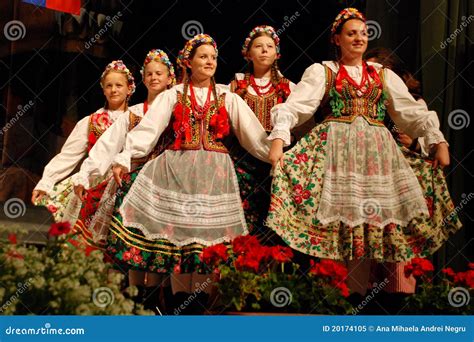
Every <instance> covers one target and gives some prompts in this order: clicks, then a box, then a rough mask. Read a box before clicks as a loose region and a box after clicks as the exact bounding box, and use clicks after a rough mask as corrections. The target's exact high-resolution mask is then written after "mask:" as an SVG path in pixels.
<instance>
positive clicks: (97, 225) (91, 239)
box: [74, 177, 117, 249]
mask: <svg viewBox="0 0 474 342" xmlns="http://www.w3.org/2000/svg"><path fill="white" fill-rule="evenodd" d="M116 189H117V186H116V182H115V180H114V179H113V178H112V177H109V178H107V179H105V180H104V181H102V182H101V183H99V184H97V185H96V186H94V187H91V188H90V189H88V190H86V198H85V201H84V203H83V204H82V207H81V210H80V212H79V217H78V219H77V222H76V224H75V225H74V231H75V232H76V233H77V235H76V238H77V239H78V240H82V242H83V243H85V244H87V245H89V246H94V247H97V248H100V249H102V248H103V246H104V244H105V240H106V238H107V234H108V228H109V225H110V220H111V217H112V213H113V209H114V204H115V196H116Z"/></svg>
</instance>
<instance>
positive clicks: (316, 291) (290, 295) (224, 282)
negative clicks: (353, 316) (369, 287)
mask: <svg viewBox="0 0 474 342" xmlns="http://www.w3.org/2000/svg"><path fill="white" fill-rule="evenodd" d="M293 258H294V256H293V251H292V250H291V249H290V248H288V247H285V246H264V245H262V244H260V242H259V241H258V239H257V237H255V236H251V235H247V236H241V237H238V238H236V239H234V240H233V241H232V243H231V244H219V245H215V246H212V247H207V248H205V249H204V250H203V253H202V255H201V260H202V262H203V263H204V264H205V265H206V267H207V271H208V272H213V273H214V274H215V275H216V279H217V281H216V286H217V289H218V291H219V294H220V306H218V308H219V310H214V311H217V312H216V313H221V312H233V313H240V312H247V313H250V312H251V313H286V314H288V313H297V314H345V313H348V312H350V310H351V306H350V304H349V302H348V301H347V300H346V297H347V296H348V295H349V290H348V288H347V285H346V282H345V280H346V278H347V269H346V268H345V267H344V266H343V265H341V264H339V263H337V262H335V261H332V260H322V261H321V262H315V261H314V260H312V261H311V267H310V269H309V270H308V271H307V272H303V270H301V269H300V267H299V265H298V264H296V263H295V262H294V261H293Z"/></svg>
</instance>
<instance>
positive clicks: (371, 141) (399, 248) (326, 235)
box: [267, 8, 460, 292]
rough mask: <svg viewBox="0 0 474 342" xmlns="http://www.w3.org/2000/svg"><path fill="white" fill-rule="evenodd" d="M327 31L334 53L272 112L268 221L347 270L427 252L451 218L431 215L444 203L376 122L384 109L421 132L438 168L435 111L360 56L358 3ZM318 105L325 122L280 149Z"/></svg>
mask: <svg viewBox="0 0 474 342" xmlns="http://www.w3.org/2000/svg"><path fill="white" fill-rule="evenodd" d="M331 33H332V41H333V43H334V44H335V45H336V47H337V50H338V53H339V58H338V60H337V61H333V62H327V63H323V64H324V65H321V64H314V65H312V66H311V67H309V68H308V69H307V70H306V71H305V73H304V75H303V78H302V80H301V82H300V83H299V84H298V85H297V86H296V88H295V90H294V91H293V92H292V94H291V95H290V97H289V98H288V100H287V102H286V103H284V104H280V105H277V106H276V107H275V108H274V109H273V110H272V120H273V122H274V128H273V131H272V133H271V135H270V137H269V139H270V140H273V141H272V148H271V151H270V159H271V161H272V163H273V165H274V167H275V171H274V180H273V183H272V201H271V206H270V211H269V216H268V219H267V224H268V225H269V227H270V228H272V229H273V230H275V232H277V233H278V234H279V235H280V236H281V237H282V238H283V239H284V240H285V241H286V242H287V243H288V244H289V245H290V246H291V247H293V248H294V249H297V250H300V251H302V252H303V253H306V254H309V255H312V256H317V257H321V258H329V259H339V260H343V259H346V260H349V267H351V268H352V267H362V266H361V265H360V261H361V260H362V258H369V259H375V260H378V261H389V262H398V261H405V260H410V259H411V258H414V257H425V256H428V255H430V254H432V253H433V252H434V251H436V250H437V249H438V248H439V247H440V246H441V245H442V244H443V242H445V241H446V239H447V238H448V236H449V234H450V233H452V232H454V231H456V230H457V229H459V227H460V224H459V220H458V218H457V217H452V219H450V220H449V222H444V220H440V219H439V218H442V217H447V216H448V214H449V213H450V211H451V210H452V208H453V207H454V206H453V204H452V202H451V201H449V200H446V201H440V202H436V203H427V201H426V200H425V197H424V196H423V191H426V190H427V189H422V187H423V186H424V185H425V184H424V183H420V182H418V180H417V178H416V176H415V174H414V172H413V170H412V168H411V167H410V165H409V163H408V162H407V160H406V159H405V158H404V156H403V154H402V152H401V151H400V149H399V148H398V146H397V144H396V142H395V140H394V139H393V137H392V135H391V134H390V132H389V131H388V129H387V128H386V127H385V126H384V124H383V120H384V116H385V115H386V109H388V114H389V115H390V116H391V118H392V120H393V121H394V122H395V124H396V125H397V126H398V127H400V129H402V130H403V131H404V132H406V133H407V134H409V135H410V136H411V137H413V138H416V137H420V136H423V137H424V138H425V139H426V142H427V144H428V145H429V146H430V148H431V149H432V150H433V155H434V162H433V166H434V167H437V166H438V165H440V166H445V165H448V164H449V152H448V145H447V143H446V141H445V139H444V137H443V134H442V133H441V132H440V131H439V129H438V127H437V123H436V122H435V120H434V119H433V118H434V115H435V114H434V113H433V112H428V111H427V110H426V108H425V107H424V106H423V105H422V104H420V103H418V102H416V100H415V99H414V98H413V97H412V96H411V95H410V93H409V92H408V89H407V87H406V86H405V84H404V83H403V81H402V80H401V79H400V78H399V77H398V76H397V75H396V74H395V73H393V72H392V71H391V70H389V69H384V68H382V67H381V66H380V65H377V64H372V63H367V62H366V61H364V60H363V58H362V56H363V54H364V52H365V50H366V47H367V30H366V25H365V18H364V16H363V15H362V14H361V13H360V12H359V11H357V10H356V9H353V8H348V9H345V10H343V11H342V12H341V13H339V15H338V16H337V17H336V20H335V21H334V23H333V26H332V30H331ZM386 103H387V108H386ZM319 106H321V107H322V113H323V115H324V120H323V122H322V123H321V124H319V125H317V126H316V127H315V128H313V130H312V131H311V132H310V133H309V134H307V135H306V136H305V137H303V138H302V139H301V140H300V141H299V142H298V143H297V144H296V145H295V147H293V148H292V149H291V150H290V151H288V152H286V153H285V154H284V155H283V151H282V147H283V145H284V144H289V129H290V128H291V127H293V126H294V125H295V124H296V123H297V122H298V121H305V120H307V119H309V118H310V117H311V116H312V115H313V113H314V112H315V111H316V109H317V108H318V107H319ZM434 212H436V213H437V214H435V215H434V214H433V213H434ZM450 217H451V216H450ZM358 273H360V274H361V273H364V274H366V275H367V276H366V279H365V280H362V281H359V283H360V286H356V284H357V281H354V282H352V283H351V282H349V285H350V286H352V289H354V290H357V291H359V290H361V292H364V291H365V290H366V287H367V286H366V284H367V279H368V270H367V272H358ZM360 288H361V289H360Z"/></svg>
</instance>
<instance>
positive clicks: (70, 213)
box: [36, 177, 81, 226]
mask: <svg viewBox="0 0 474 342" xmlns="http://www.w3.org/2000/svg"><path fill="white" fill-rule="evenodd" d="M36 205H38V206H44V207H46V208H47V209H48V211H49V212H50V213H51V214H52V215H53V218H54V221H55V222H69V223H70V224H71V226H74V224H75V223H76V220H77V218H78V216H79V211H80V210H81V201H80V200H79V198H78V197H77V196H76V194H75V193H74V184H73V183H72V180H71V177H68V178H66V179H64V180H63V181H61V182H59V183H57V184H56V185H55V186H54V188H53V190H52V191H51V193H50V194H49V196H44V197H43V199H42V200H41V201H39V202H37V203H36Z"/></svg>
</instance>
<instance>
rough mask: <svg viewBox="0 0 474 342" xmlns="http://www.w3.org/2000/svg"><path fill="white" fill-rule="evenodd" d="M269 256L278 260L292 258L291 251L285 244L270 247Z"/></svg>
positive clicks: (289, 259)
mask: <svg viewBox="0 0 474 342" xmlns="http://www.w3.org/2000/svg"><path fill="white" fill-rule="evenodd" d="M270 250H271V257H272V258H273V260H275V261H278V262H290V261H291V259H292V258H293V251H292V250H291V248H289V247H285V246H273V247H271V249H270Z"/></svg>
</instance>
